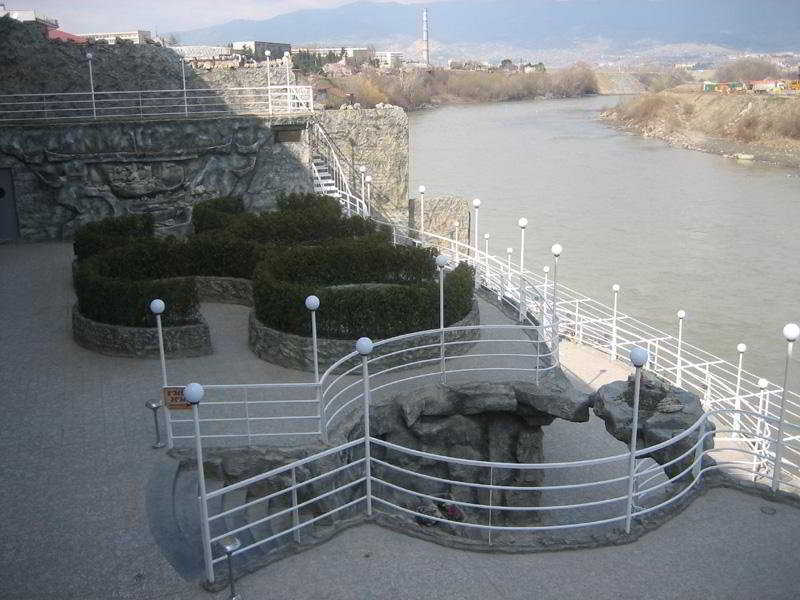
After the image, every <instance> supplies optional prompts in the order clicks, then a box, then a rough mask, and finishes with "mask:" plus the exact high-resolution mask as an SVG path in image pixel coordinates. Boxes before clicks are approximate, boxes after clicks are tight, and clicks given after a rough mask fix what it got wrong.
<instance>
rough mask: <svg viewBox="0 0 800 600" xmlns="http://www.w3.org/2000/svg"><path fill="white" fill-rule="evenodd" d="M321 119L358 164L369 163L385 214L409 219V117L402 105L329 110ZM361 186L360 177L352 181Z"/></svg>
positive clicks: (376, 201) (357, 186)
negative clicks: (381, 197)
mask: <svg viewBox="0 0 800 600" xmlns="http://www.w3.org/2000/svg"><path fill="white" fill-rule="evenodd" d="M318 119H319V121H320V123H321V124H322V126H323V127H324V128H325V130H326V131H327V132H328V134H329V135H330V136H331V138H332V139H333V141H334V142H336V144H337V145H338V146H339V149H340V150H341V151H342V152H343V153H344V155H345V156H346V157H347V158H348V159H349V160H350V161H351V162H353V163H354V164H355V165H356V166H360V165H365V166H366V167H367V172H368V173H369V174H370V175H372V181H373V189H375V190H379V191H380V192H382V193H383V194H384V195H385V197H386V198H385V199H380V198H379V197H378V196H377V194H376V196H375V197H373V200H374V201H375V204H376V206H377V208H378V210H380V211H381V212H382V213H384V214H385V215H387V216H389V217H392V218H395V219H398V220H400V221H401V222H405V221H406V219H407V212H408V159H409V150H408V139H409V138H408V135H409V134H408V132H409V128H408V116H407V115H406V113H405V111H404V110H403V109H402V108H399V107H388V108H374V109H351V110H326V111H323V112H321V113H319V115H318ZM351 185H355V186H356V189H358V190H360V189H361V181H360V178H359V180H358V181H354V182H351Z"/></svg>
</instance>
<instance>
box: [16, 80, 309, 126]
mask: <svg viewBox="0 0 800 600" xmlns="http://www.w3.org/2000/svg"><path fill="white" fill-rule="evenodd" d="M313 110H314V94H313V91H312V88H311V87H310V86H298V85H289V86H286V85H273V86H269V87H243V88H221V89H205V88H197V89H186V90H184V89H179V90H133V91H123V92H99V91H95V92H71V93H63V94H7V95H2V96H0V122H26V121H45V120H46V121H72V120H94V119H130V118H133V119H151V118H161V117H207V116H219V115H225V114H232V115H286V114H295V113H310V112H313Z"/></svg>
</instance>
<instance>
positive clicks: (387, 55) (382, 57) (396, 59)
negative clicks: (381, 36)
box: [375, 51, 405, 69]
mask: <svg viewBox="0 0 800 600" xmlns="http://www.w3.org/2000/svg"><path fill="white" fill-rule="evenodd" d="M375 58H376V59H377V60H378V62H379V63H380V66H381V67H383V68H386V69H399V68H400V67H401V66H402V64H403V59H404V58H405V56H404V55H403V53H402V52H388V51H386V52H376V53H375Z"/></svg>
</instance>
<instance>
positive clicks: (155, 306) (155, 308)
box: [150, 298, 173, 449]
mask: <svg viewBox="0 0 800 600" xmlns="http://www.w3.org/2000/svg"><path fill="white" fill-rule="evenodd" d="M166 308H167V305H166V304H164V301H163V300H161V299H160V298H156V299H155V300H153V301H151V302H150V312H152V313H153V314H154V315H155V316H156V330H157V331H158V356H159V358H160V359H161V398H162V399H163V398H164V388H166V387H167V385H168V384H167V361H166V356H165V354H164V331H163V330H162V328H161V314H162V313H163V312H164V311H165V310H166ZM164 420H165V422H166V430H167V448H170V449H171V448H172V446H173V441H172V414H171V413H170V410H169V407H168V406H167V404H166V402H165V403H164Z"/></svg>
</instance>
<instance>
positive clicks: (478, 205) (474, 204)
mask: <svg viewBox="0 0 800 600" xmlns="http://www.w3.org/2000/svg"><path fill="white" fill-rule="evenodd" d="M472 207H473V208H474V209H475V233H474V238H475V270H476V271H477V269H478V212H479V211H480V208H481V200H480V198H475V199H474V200H473V201H472ZM476 281H477V278H476Z"/></svg>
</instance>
